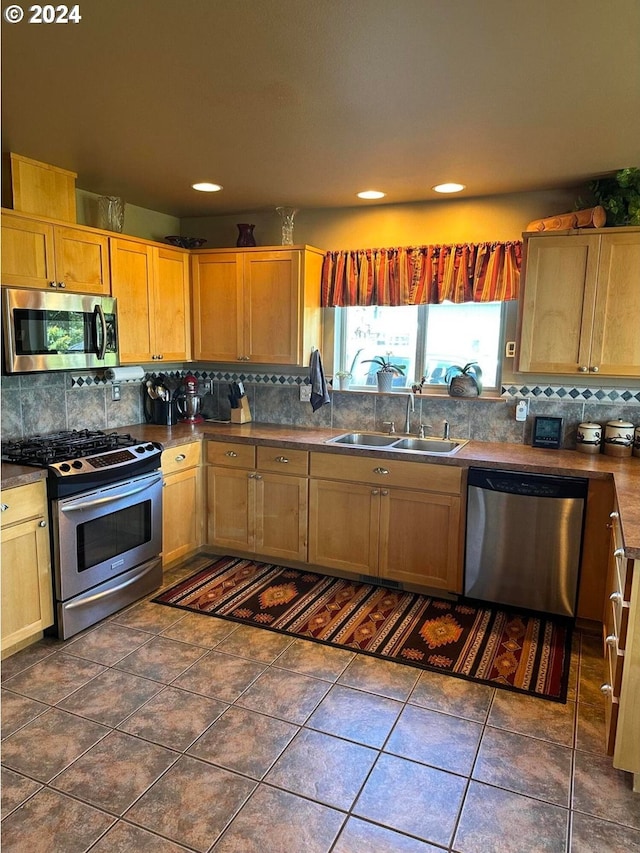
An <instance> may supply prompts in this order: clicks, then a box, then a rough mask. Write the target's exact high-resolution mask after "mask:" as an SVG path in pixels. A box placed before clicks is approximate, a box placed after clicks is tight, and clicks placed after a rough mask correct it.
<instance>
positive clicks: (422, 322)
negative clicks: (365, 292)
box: [333, 302, 507, 397]
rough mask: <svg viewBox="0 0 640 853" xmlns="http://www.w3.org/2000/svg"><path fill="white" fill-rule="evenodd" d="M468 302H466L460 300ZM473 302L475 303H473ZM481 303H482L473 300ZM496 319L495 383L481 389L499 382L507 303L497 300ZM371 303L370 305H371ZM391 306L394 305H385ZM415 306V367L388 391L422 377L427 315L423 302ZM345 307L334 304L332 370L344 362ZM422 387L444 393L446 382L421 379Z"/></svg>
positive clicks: (361, 387)
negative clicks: (497, 326)
mask: <svg viewBox="0 0 640 853" xmlns="http://www.w3.org/2000/svg"><path fill="white" fill-rule="evenodd" d="M462 304H468V303H462ZM473 304H476V303H473ZM477 304H483V303H477ZM499 304H500V323H499V333H498V344H497V348H496V360H497V368H496V384H495V385H484V387H483V391H488V392H490V393H491V392H494V393H499V392H500V388H501V384H502V373H503V370H504V364H503V356H504V348H505V338H506V327H507V303H506V302H500V303H499ZM371 307H374V306H371ZM388 307H394V306H388ZM416 307H417V308H418V320H417V323H418V328H417V334H416V350H415V365H416V371H415V375H414V376H413V377H409V376H406V377H405V379H406V382H407V384H406V385H405V386H403V387H398V388H394V389H393V392H392V393H399V394H406V393H407V391H408V390H410V389H411V386H412V385H413V384H419V383H420V381H421V379H422V369H423V368H422V367H420V368H419V365H424V363H425V355H426V347H427V325H428V317H429V307H430V306H429V305H427V304H423V305H418V306H416ZM347 310H348V308H347V307H336V308H335V309H334V311H335V314H334V353H333V356H334V357H333V363H334V365H336V368H335V370H336V372H337V371H338V370H345V369H346V366H343V365H344V356H343V354H344V353H345V352H346V348H347V324H346V322H345V320H346V314H345V313H344V312H345V311H347ZM422 387H423V391H426V392H427V393H428V394H436V395H441V396H445V397H446V396H448V393H447V386H446V385H443V384H436V383H425V384H424V385H423V386H422ZM349 390H350V391H368V392H374V393H375V392H376V388H375V387H371V386H370V385H354V384H350V385H349Z"/></svg>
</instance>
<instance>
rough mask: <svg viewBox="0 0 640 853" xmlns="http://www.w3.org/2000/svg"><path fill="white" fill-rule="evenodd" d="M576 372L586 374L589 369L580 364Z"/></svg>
mask: <svg viewBox="0 0 640 853" xmlns="http://www.w3.org/2000/svg"><path fill="white" fill-rule="evenodd" d="M578 372H579V373H588V372H589V368H588V367H587V365H586V364H581V365H580V367H579V368H578Z"/></svg>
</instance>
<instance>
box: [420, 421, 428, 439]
mask: <svg viewBox="0 0 640 853" xmlns="http://www.w3.org/2000/svg"><path fill="white" fill-rule="evenodd" d="M428 426H430V424H420V427H419V429H418V438H426V434H425V430H426V429H427V427H428Z"/></svg>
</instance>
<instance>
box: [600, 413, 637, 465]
mask: <svg viewBox="0 0 640 853" xmlns="http://www.w3.org/2000/svg"><path fill="white" fill-rule="evenodd" d="M633 429H634V428H633V424H632V423H630V422H629V421H623V420H621V419H620V420H617V421H607V425H606V426H605V429H604V452H605V453H606V454H607V456H631V451H632V448H633Z"/></svg>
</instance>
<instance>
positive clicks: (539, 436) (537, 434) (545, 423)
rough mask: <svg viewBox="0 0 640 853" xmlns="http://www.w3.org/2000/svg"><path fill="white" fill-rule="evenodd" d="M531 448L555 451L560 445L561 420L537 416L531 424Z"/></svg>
mask: <svg viewBox="0 0 640 853" xmlns="http://www.w3.org/2000/svg"><path fill="white" fill-rule="evenodd" d="M531 445H532V447H546V448H549V449H551V450H557V449H558V448H559V447H560V446H561V445H562V418H552V417H547V416H546V415H545V416H538V417H536V418H535V420H534V422H533V441H532V442H531Z"/></svg>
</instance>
